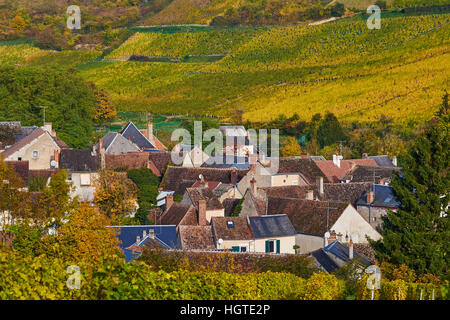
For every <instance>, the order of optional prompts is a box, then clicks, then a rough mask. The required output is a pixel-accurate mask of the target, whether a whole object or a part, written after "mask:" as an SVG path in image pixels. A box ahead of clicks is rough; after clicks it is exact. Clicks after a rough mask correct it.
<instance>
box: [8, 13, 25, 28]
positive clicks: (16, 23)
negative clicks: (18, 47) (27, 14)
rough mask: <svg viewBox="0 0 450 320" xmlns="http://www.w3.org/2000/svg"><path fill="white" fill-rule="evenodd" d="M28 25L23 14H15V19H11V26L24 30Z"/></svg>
mask: <svg viewBox="0 0 450 320" xmlns="http://www.w3.org/2000/svg"><path fill="white" fill-rule="evenodd" d="M26 27H27V24H26V22H25V20H24V18H22V17H21V16H15V17H14V19H12V20H11V28H14V29H17V30H20V31H23V30H25V28H26Z"/></svg>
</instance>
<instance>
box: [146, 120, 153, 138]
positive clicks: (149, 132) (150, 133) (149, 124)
mask: <svg viewBox="0 0 450 320" xmlns="http://www.w3.org/2000/svg"><path fill="white" fill-rule="evenodd" d="M147 139H148V141H150V142H151V143H153V123H152V122H151V121H150V120H148V121H147Z"/></svg>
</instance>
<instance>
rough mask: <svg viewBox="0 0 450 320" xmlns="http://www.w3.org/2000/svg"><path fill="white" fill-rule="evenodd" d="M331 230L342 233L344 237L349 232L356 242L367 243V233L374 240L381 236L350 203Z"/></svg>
mask: <svg viewBox="0 0 450 320" xmlns="http://www.w3.org/2000/svg"><path fill="white" fill-rule="evenodd" d="M330 230H334V231H336V233H337V234H338V233H342V235H343V237H345V235H346V234H348V236H349V237H350V236H351V237H352V240H353V242H354V243H367V240H366V235H367V236H369V237H370V238H371V239H373V240H378V239H380V238H381V235H380V234H379V233H378V232H377V231H376V230H375V229H374V228H373V227H372V226H371V225H370V224H369V223H368V222H367V221H366V220H365V219H364V218H363V217H362V216H361V215H360V214H359V213H358V211H356V209H355V208H354V207H353V206H352V205H350V204H349V205H348V207H347V208H346V209H345V210H344V212H343V213H342V214H341V216H340V217H339V219H338V220H337V221H336V222H335V223H334V225H333V226H331V228H330Z"/></svg>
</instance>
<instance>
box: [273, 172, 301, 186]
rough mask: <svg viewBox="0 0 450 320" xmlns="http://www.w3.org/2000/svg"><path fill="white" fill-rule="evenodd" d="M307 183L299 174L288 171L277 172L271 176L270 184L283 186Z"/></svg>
mask: <svg viewBox="0 0 450 320" xmlns="http://www.w3.org/2000/svg"><path fill="white" fill-rule="evenodd" d="M306 184H307V183H306V182H305V181H304V180H303V178H302V177H301V176H300V175H299V174H295V173H287V174H276V175H273V176H272V177H271V182H270V186H271V187H282V186H301V185H306Z"/></svg>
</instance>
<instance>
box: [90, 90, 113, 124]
mask: <svg viewBox="0 0 450 320" xmlns="http://www.w3.org/2000/svg"><path fill="white" fill-rule="evenodd" d="M90 85H91V88H92V90H93V92H94V95H95V98H96V100H97V103H96V106H95V111H94V121H96V122H97V123H105V122H107V121H109V120H112V119H114V118H115V117H116V116H117V110H116V107H115V105H114V104H113V103H112V101H111V98H110V96H109V94H108V92H107V91H106V90H104V89H99V88H96V87H95V85H93V84H90Z"/></svg>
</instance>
